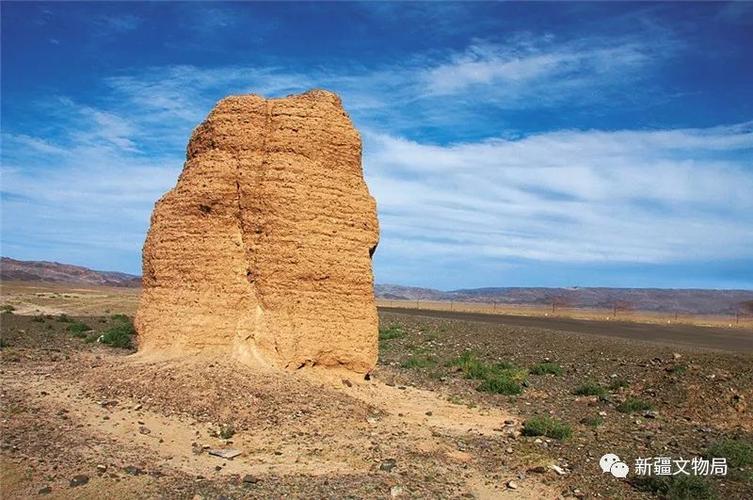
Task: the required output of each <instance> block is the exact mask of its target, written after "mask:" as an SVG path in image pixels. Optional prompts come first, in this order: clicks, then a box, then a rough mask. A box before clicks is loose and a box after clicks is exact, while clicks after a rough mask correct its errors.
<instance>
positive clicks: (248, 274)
mask: <svg viewBox="0 0 753 500" xmlns="http://www.w3.org/2000/svg"><path fill="white" fill-rule="evenodd" d="M255 279H256V278H254V273H252V272H251V271H246V280H247V281H248V282H249V283H252V284H253V282H254V280H255Z"/></svg>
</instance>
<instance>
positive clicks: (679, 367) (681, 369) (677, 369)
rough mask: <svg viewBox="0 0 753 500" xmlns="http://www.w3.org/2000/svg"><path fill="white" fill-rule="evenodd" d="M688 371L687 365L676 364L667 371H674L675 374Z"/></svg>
mask: <svg viewBox="0 0 753 500" xmlns="http://www.w3.org/2000/svg"><path fill="white" fill-rule="evenodd" d="M686 371H688V366H687V365H674V366H670V367H669V368H667V373H673V374H675V375H682V374H684V373H685V372H686Z"/></svg>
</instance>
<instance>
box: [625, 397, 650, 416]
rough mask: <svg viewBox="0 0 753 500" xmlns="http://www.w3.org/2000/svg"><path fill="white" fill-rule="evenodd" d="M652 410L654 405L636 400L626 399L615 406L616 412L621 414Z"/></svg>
mask: <svg viewBox="0 0 753 500" xmlns="http://www.w3.org/2000/svg"><path fill="white" fill-rule="evenodd" d="M653 409H654V405H652V404H651V403H649V402H648V401H644V400H642V399H638V398H627V399H626V400H625V401H624V402H623V403H620V404H619V405H617V411H619V412H621V413H633V412H636V411H648V410H653Z"/></svg>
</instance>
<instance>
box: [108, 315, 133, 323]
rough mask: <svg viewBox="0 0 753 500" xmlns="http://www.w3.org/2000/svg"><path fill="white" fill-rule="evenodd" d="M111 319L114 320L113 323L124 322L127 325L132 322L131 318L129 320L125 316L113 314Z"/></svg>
mask: <svg viewBox="0 0 753 500" xmlns="http://www.w3.org/2000/svg"><path fill="white" fill-rule="evenodd" d="M110 319H112V320H113V321H124V322H126V323H130V322H131V318H129V317H128V316H127V315H125V314H113V315H112V316H110Z"/></svg>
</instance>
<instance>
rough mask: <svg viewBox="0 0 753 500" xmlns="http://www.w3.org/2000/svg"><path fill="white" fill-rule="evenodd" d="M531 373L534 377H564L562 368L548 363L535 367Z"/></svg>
mask: <svg viewBox="0 0 753 500" xmlns="http://www.w3.org/2000/svg"><path fill="white" fill-rule="evenodd" d="M530 371H531V373H532V374H534V375H562V367H561V366H560V365H558V364H557V363H551V362H548V361H546V362H543V363H539V364H537V365H533V366H532V367H531V370H530Z"/></svg>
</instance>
